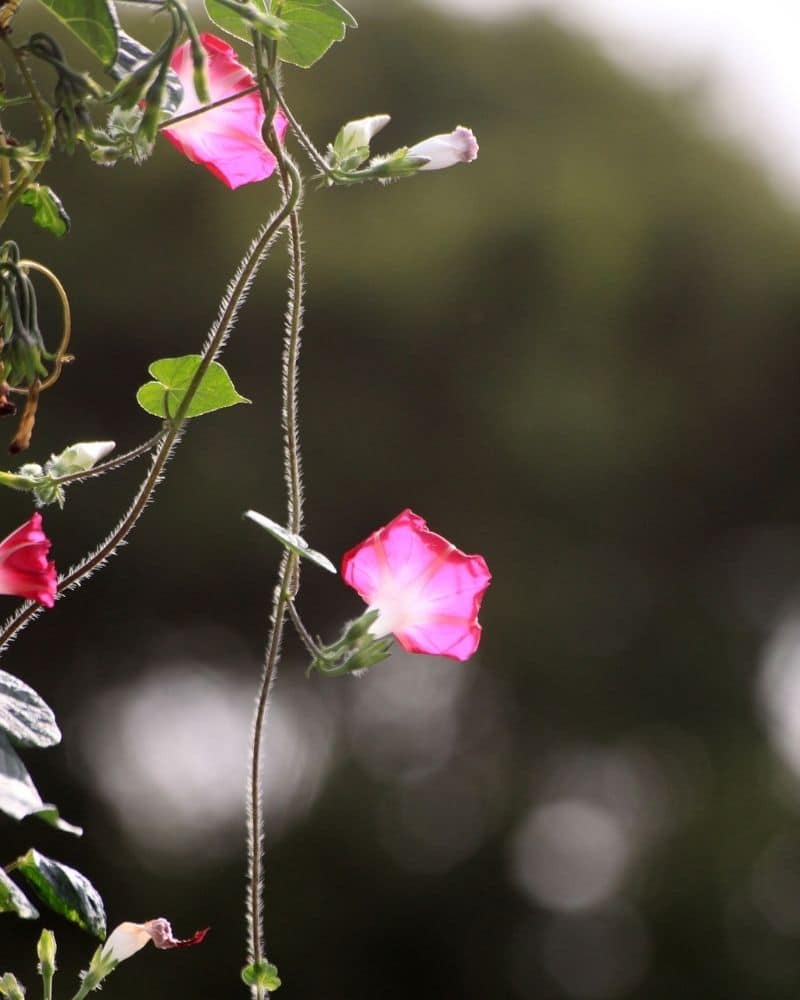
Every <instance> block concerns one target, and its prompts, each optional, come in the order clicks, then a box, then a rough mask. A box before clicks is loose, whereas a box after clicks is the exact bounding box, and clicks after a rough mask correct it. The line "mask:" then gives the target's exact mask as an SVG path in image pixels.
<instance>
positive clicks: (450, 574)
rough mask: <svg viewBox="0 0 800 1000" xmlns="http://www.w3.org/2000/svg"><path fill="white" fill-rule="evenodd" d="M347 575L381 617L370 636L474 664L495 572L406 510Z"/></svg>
mask: <svg viewBox="0 0 800 1000" xmlns="http://www.w3.org/2000/svg"><path fill="white" fill-rule="evenodd" d="M342 577H343V578H344V580H345V582H346V583H348V584H349V585H350V586H351V587H353V589H354V590H356V591H357V592H358V593H359V594H360V595H361V597H362V598H363V599H364V600H365V601H366V602H367V604H368V605H369V609H370V610H377V611H378V612H379V614H378V618H377V620H376V622H375V624H374V625H373V626H372V629H371V631H372V632H373V633H374V634H375V635H376V636H380V635H388V634H389V633H390V632H391V633H393V634H394V636H395V637H396V638H397V640H398V642H399V643H400V644H401V646H402V647H403V648H404V649H405V650H406V651H407V652H409V653H428V654H432V655H435V656H449V657H451V658H452V659H455V660H467V659H469V657H470V656H471V655H472V654H473V653H474V652H475V650H476V649H477V648H478V643H479V642H480V636H481V627H480V625H479V624H478V611H479V609H480V605H481V600H482V598H483V594H484V592H485V590H486V588H487V587H488V586H489V581H490V580H491V574H490V573H489V569H488V567H487V565H486V561H485V560H484V558H483V556H478V555H472V556H471V555H466V554H465V553H463V552H461V551H460V550H459V549H457V548H456V547H455V546H454V545H452V544H451V543H450V542H448V541H447V540H446V539H445V538H442V536H441V535H437V534H435V533H434V532H433V531H429V530H428V526H427V525H426V523H425V521H424V520H423V519H422V518H421V517H419V516H418V515H417V514H414V513H413V511H410V510H404V511H403V512H402V513H400V514H398V515H397V517H396V518H395V519H394V520H393V521H390V522H389V524H387V525H386V526H385V527H383V528H380V529H379V530H378V531H376V532H374V533H373V534H372V535H370V537H369V538H368V539H367V540H366V541H364V542H362V543H361V545H357V546H356V547H355V548H354V549H351V550H350V551H349V552H348V553H346V554H345V556H344V559H343V560H342Z"/></svg>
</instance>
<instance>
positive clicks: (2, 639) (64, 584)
mask: <svg viewBox="0 0 800 1000" xmlns="http://www.w3.org/2000/svg"><path fill="white" fill-rule="evenodd" d="M299 197H300V191H299V190H298V189H296V188H291V189H290V190H289V191H288V192H287V194H286V198H285V200H284V203H283V204H282V205H281V207H280V208H279V209H278V210H277V211H276V212H275V213H274V215H273V216H272V217H271V218H270V220H269V221H268V222H267V223H266V224H265V225H264V226H263V227H262V229H261V230H260V232H259V233H258V235H257V236H256V237H255V239H254V240H253V242H252V243H251V244H250V246H249V247H248V249H247V252H246V253H245V255H244V257H243V258H242V261H241V263H240V264H239V267H238V269H237V271H236V274H235V275H234V277H233V279H232V280H231V282H230V283H229V285H228V288H227V290H226V293H225V295H224V297H223V299H222V304H221V306H220V311H219V315H218V316H217V320H216V322H215V323H214V324H213V326H212V327H211V330H210V331H209V334H208V337H207V338H206V342H205V344H204V345H203V349H202V352H201V355H202V360H201V363H200V365H199V366H198V368H197V371H196V372H195V374H194V377H193V379H192V381H191V383H190V384H189V386H188V388H187V390H186V395H185V396H184V398H183V400H182V401H181V405H180V406H179V407H178V410H177V412H176V413H175V415H174V417H173V419H172V420H171V421H170V423H169V427H168V429H167V431H166V433H165V434H164V436H163V438H162V440H161V443H160V445H159V446H158V447H157V450H156V453H155V455H154V457H153V461H152V464H151V466H150V469H149V471H148V473H147V475H146V476H145V478H144V480H143V481H142V483H141V485H140V486H139V489H138V491H137V492H136V495H135V496H134V499H133V502H132V503H131V505H130V507H129V508H128V510H127V512H126V513H125V514H124V515H123V517H122V518H121V519H120V521H119V522H118V523H117V525H116V527H115V528H114V529H113V530H112V531H111V533H110V534H109V535H108V537H107V538H106V539H105V541H103V542H102V543H101V544H100V545H99V546H98V547H97V548H96V549H95V550H94V552H91V553H89V555H87V556H86V557H85V558H84V559H82V560H81V561H80V562H78V563H77V564H76V565H74V566H72V567H71V568H70V569H69V570H68V571H67V572H66V573H65V574H63V575H62V576H61V577H59V581H58V593H57V595H56V597H57V598H60V597H62V596H63V595H64V594H65V593H66V592H67V591H69V590H72V589H73V588H75V587H77V586H79V585H80V584H81V583H83V581H84V580H85V579H86V578H87V577H89V576H90V575H91V574H92V573H93V572H94V571H95V570H97V569H99V568H100V567H101V566H102V565H103V564H104V563H105V562H106V560H108V559H109V558H110V557H111V556H112V555H114V553H115V552H116V551H117V549H118V548H119V546H120V545H121V544H122V543H123V542H124V541H125V539H126V538H127V536H128V535H129V534H130V532H131V530H132V529H133V528H134V526H135V525H136V522H137V521H138V520H139V518H140V517H141V515H142V513H143V511H144V509H145V507H146V506H147V504H148V503H149V501H150V498H151V497H152V495H153V492H154V491H155V489H156V487H157V486H158V484H159V482H160V481H161V478H162V476H163V473H164V469H165V467H166V464H167V462H168V460H169V458H170V457H171V455H172V452H173V450H174V449H175V447H176V445H177V444H178V442H179V441H180V439H181V436H182V433H183V428H184V424H185V422H186V413H187V411H188V409H189V406H190V405H191V402H192V400H193V398H194V396H195V393H196V392H197V390H198V388H199V386H200V383H201V381H202V379H203V376H204V375H205V373H206V371H208V368H209V366H210V365H211V363H212V362H213V361H215V360H216V358H217V357H218V356H219V354H220V352H221V351H222V348H223V347H224V346H225V343H226V341H227V339H228V337H229V336H230V333H231V330H232V329H233V326H234V323H235V322H236V317H237V315H238V313H239V309H240V308H241V307H242V305H243V304H244V302H245V300H246V298H247V294H248V292H249V290H250V286H251V285H252V282H253V279H254V278H255V275H256V273H257V271H258V268H259V267H260V265H261V264H262V262H263V261H264V259H265V257H266V255H267V253H268V252H269V249H270V246H271V245H272V242H273V240H274V239H275V237H276V236H277V234H278V232H279V230H280V229H281V227H282V226H283V225H284V223H285V222H286V220H287V219H288V218H289V216H290V215H291V213H292V212H293V210H294V208H295V206H296V205H297V201H298V199H299ZM41 610H42V608H41V605H39V604H36V603H35V602H33V601H27V602H26V603H25V604H23V605H22V606H21V607H20V608H19V609H18V610H17V611H16V613H15V614H13V615H12V616H11V617H10V618H9V619H8V620H7V621H6V623H5V624H4V625H3V627H2V631H0V652H2V651H3V650H4V649H5V648H6V646H8V644H9V643H10V642H11V641H12V640H13V639H14V638H15V637H16V635H17V634H18V633H19V632H20V630H21V629H22V628H24V627H25V626H26V625H27V624H28V623H29V622H30V621H32V620H33V619H34V618H36V617H38V615H39V614H40V613H41Z"/></svg>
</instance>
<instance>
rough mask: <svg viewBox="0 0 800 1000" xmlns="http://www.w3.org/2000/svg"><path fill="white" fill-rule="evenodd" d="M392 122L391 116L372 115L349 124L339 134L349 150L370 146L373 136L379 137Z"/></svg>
mask: <svg viewBox="0 0 800 1000" xmlns="http://www.w3.org/2000/svg"><path fill="white" fill-rule="evenodd" d="M390 121H391V118H390V117H389V115H370V116H369V117H368V118H359V119H358V120H357V121H354V122H348V123H347V124H346V125H343V126H342V128H341V130H340V132H339V136H340V137H341V142H342V145H343V146H345V147H346V148H348V149H358V147H359V146H369V144H370V142H371V141H372V138H373V136H375V135H377V134H378V132H380V130H381V129H382V128H386V126H387V125H388V124H389V122H390Z"/></svg>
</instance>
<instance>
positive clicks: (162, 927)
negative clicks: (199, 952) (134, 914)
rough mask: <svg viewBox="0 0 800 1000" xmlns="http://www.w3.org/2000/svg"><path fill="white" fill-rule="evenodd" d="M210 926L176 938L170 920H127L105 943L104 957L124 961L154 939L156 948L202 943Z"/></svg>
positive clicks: (107, 959)
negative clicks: (137, 922) (140, 921)
mask: <svg viewBox="0 0 800 1000" xmlns="http://www.w3.org/2000/svg"><path fill="white" fill-rule="evenodd" d="M208 931H209V928H208V927H206V928H205V930H202V931H196V932H195V933H194V934H193V935H192V936H191V937H189V938H176V937H174V936H173V933H172V927H171V926H170V923H169V921H168V920H165V919H164V918H163V917H158V918H157V919H155V920H148V921H147V922H146V923H144V924H134V923H131V922H130V921H126V922H125V923H124V924H120V925H119V927H115V928H114V930H113V931H112V932H111V933H110V934H109V936H108V938H107V939H106V943H105V944H104V945H103V952H102V954H103V959H104V960H106V961H112V962H122V961H124V960H125V959H126V958H130V957H131V955H135V954H136V952H137V951H139V949H140V948H144V946H145V945H146V944H147V943H148V941H152V942H153V944H154V945H155V946H156V948H189V947H191V946H192V945H194V944H200V942H201V941H202V940H203V938H204V937H205V936H206V934H208Z"/></svg>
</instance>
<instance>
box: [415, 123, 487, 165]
mask: <svg viewBox="0 0 800 1000" xmlns="http://www.w3.org/2000/svg"><path fill="white" fill-rule="evenodd" d="M408 155H409V156H425V157H427V158H428V163H426V164H424V166H421V167H420V168H419V169H420V170H443V169H444V168H445V167H453V166H455V165H456V163H471V162H472V161H473V160H474V159H476V157H477V155H478V141H477V139H476V138H475V136H474V135H473V134H472V131H471V129H468V128H465V127H464V126H463V125H459V126H458V128H456V129H454V130H453V131H452V132H450V134H449V135H432V136H431V137H430V139H423V140H422V142H418V143H417V144H416V145H415V146H412V147H411V148H410V149H409V151H408Z"/></svg>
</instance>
